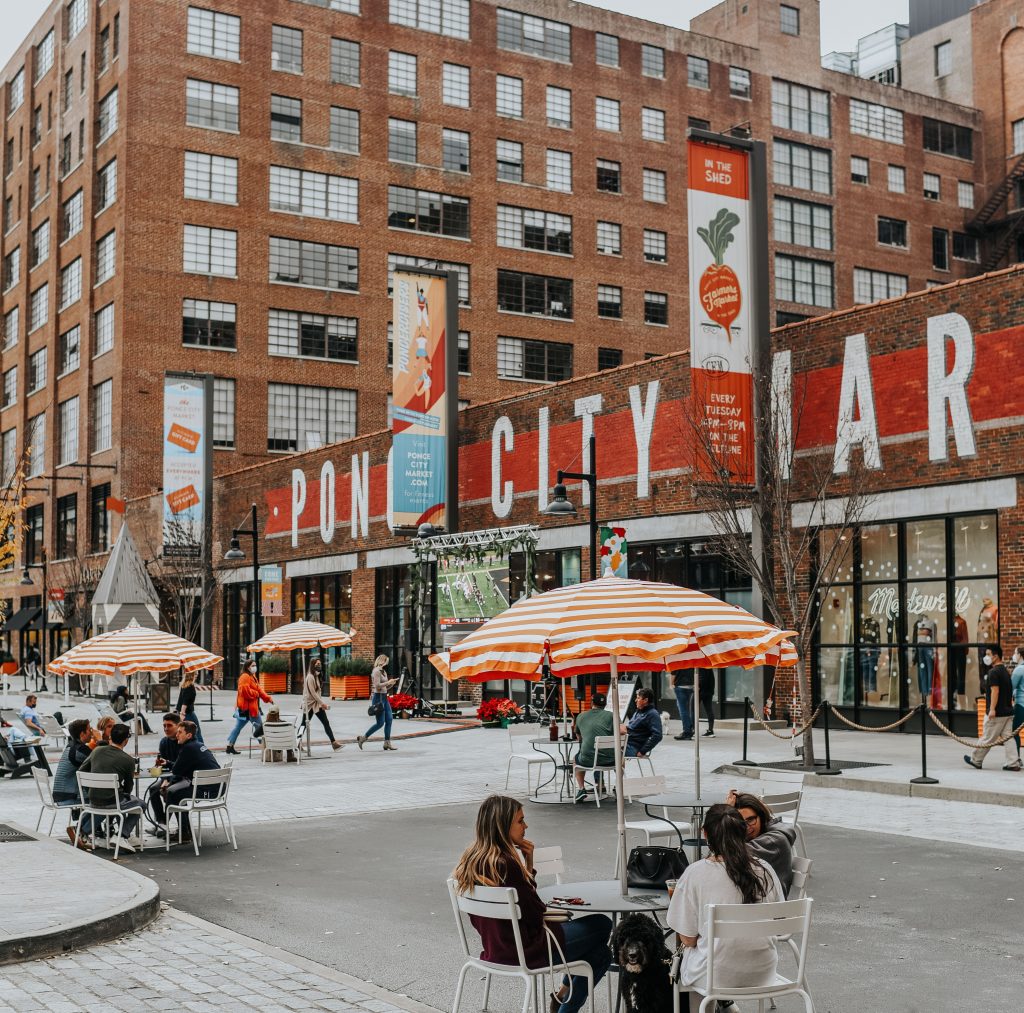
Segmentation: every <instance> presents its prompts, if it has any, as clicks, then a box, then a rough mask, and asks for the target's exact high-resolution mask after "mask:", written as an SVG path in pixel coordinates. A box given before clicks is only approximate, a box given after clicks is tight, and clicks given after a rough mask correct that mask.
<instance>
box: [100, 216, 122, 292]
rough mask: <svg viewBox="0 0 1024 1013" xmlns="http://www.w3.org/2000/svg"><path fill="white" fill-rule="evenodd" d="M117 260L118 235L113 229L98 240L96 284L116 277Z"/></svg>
mask: <svg viewBox="0 0 1024 1013" xmlns="http://www.w3.org/2000/svg"><path fill="white" fill-rule="evenodd" d="M116 260H117V233H116V232H115V231H114V230H113V229H111V230H110V232H108V233H107V234H106V235H105V236H103V237H102V238H101V239H97V240H96V284H97V285H99V284H100V283H101V282H104V281H106V280H107V279H108V278H113V277H114V268H115V261H116Z"/></svg>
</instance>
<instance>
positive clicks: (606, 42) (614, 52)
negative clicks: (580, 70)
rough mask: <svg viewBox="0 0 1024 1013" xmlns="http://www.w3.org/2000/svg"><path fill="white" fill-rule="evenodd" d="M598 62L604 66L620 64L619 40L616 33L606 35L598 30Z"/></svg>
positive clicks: (595, 41) (596, 41)
mask: <svg viewBox="0 0 1024 1013" xmlns="http://www.w3.org/2000/svg"><path fill="white" fill-rule="evenodd" d="M594 45H595V50H596V59H597V62H598V63H599V64H600V65H601V66H602V67H617V66H618V65H619V40H618V37H617V36H615V35H605V34H604V33H603V32H598V33H597V34H596V35H595V37H594Z"/></svg>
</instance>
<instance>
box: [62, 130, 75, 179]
mask: <svg viewBox="0 0 1024 1013" xmlns="http://www.w3.org/2000/svg"><path fill="white" fill-rule="evenodd" d="M73 150H74V149H73V148H72V144H71V134H65V135H64V137H63V138H62V139H61V142H60V177H61V179H63V178H64V177H65V176H66V175H67V174H68V173H69V172H71V159H72V151H73Z"/></svg>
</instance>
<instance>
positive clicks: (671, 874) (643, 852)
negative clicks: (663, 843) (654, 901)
mask: <svg viewBox="0 0 1024 1013" xmlns="http://www.w3.org/2000/svg"><path fill="white" fill-rule="evenodd" d="M688 864H689V863H688V862H687V861H686V855H684V854H683V852H682V849H681V848H664V847H654V846H650V845H648V846H647V847H643V848H634V849H633V850H632V851H631V852H630V853H629V858H628V859H627V860H626V885H627V886H636V887H640V888H641V889H645V890H665V889H667V887H666V886H665V882H666V880H669V879H682V878H683V873H684V872H685V871H686V866H687V865H688Z"/></svg>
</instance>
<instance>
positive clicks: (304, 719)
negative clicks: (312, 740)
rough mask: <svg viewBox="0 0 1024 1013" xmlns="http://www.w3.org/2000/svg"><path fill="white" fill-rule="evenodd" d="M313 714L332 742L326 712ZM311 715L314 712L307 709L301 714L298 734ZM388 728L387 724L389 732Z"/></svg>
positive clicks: (304, 727)
mask: <svg viewBox="0 0 1024 1013" xmlns="http://www.w3.org/2000/svg"><path fill="white" fill-rule="evenodd" d="M315 716H316V717H318V718H319V719H320V724H322V725H323V726H324V731H325V732H327V738H329V739H330V740H331V742H333V741H334V732H332V731H331V723H330V721H328V720H327V712H326V711H317V712H316V715H315ZM313 717H314V714H313V712H312V711H307V712H306V713H305V714H303V715H302V724H301V725H299V734H300V735H301V734H302V733H303V732H304V731H305V730H306V724H307V723H308V722H309V721H311V720H312V719H313ZM390 730H391V729H390V726H389V728H388V731H389V732H390Z"/></svg>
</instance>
